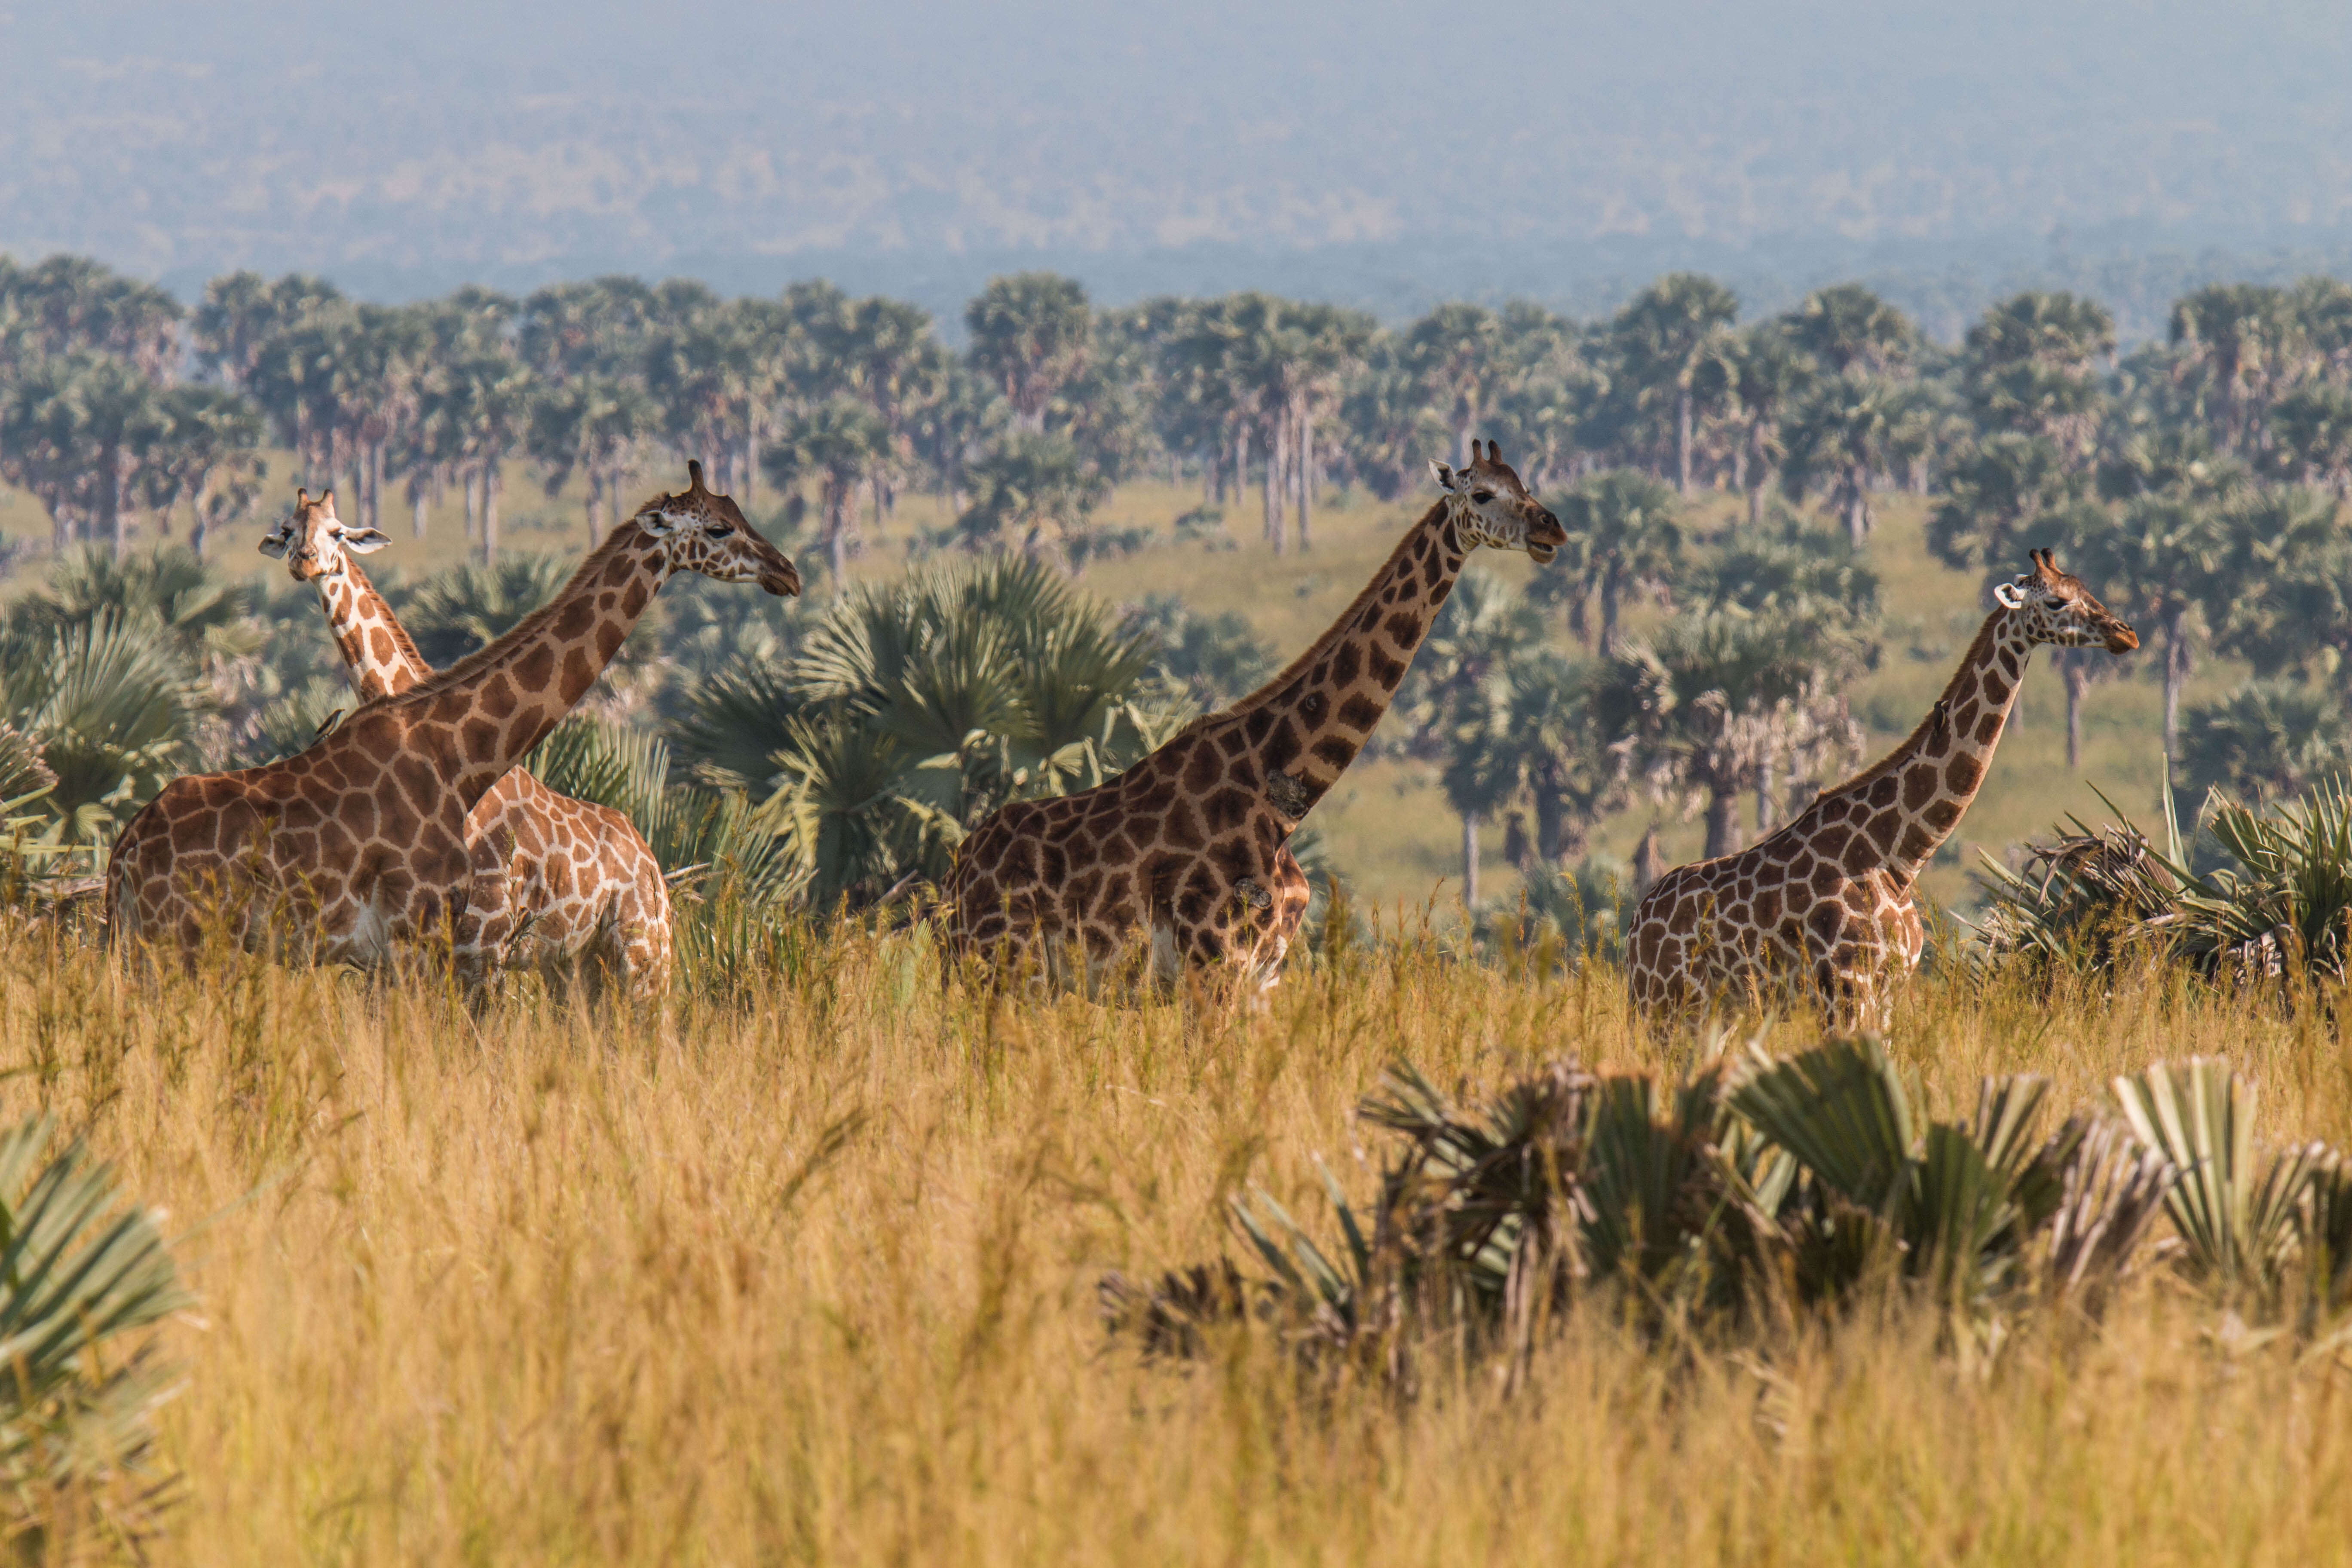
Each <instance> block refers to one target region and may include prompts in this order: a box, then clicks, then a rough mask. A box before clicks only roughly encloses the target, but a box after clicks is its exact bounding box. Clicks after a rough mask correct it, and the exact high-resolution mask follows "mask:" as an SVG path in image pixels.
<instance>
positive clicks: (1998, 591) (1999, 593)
mask: <svg viewBox="0 0 2352 1568" xmlns="http://www.w3.org/2000/svg"><path fill="white" fill-rule="evenodd" d="M1992 596H1993V597H1994V598H1996V599H1999V600H2000V602H2001V604H2002V605H2005V606H2007V607H2008V608H2010V609H2012V610H2013V609H2015V608H2017V607H2018V606H2019V605H2022V604H2023V603H2025V595H2022V594H2021V593H2019V592H2018V591H2017V584H2014V583H1996V584H1993V590H1992Z"/></svg>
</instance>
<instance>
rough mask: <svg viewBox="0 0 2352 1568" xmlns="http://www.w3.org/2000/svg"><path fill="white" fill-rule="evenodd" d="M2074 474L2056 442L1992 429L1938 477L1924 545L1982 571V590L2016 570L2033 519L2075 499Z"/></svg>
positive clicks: (2078, 482)
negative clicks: (1938, 487) (1939, 485)
mask: <svg viewBox="0 0 2352 1568" xmlns="http://www.w3.org/2000/svg"><path fill="white" fill-rule="evenodd" d="M2083 490H2084V480H2083V478H2082V476H2081V475H2080V474H2078V473H2076V472H2075V471H2074V469H2073V468H2069V467H2068V465H2067V462H2066V458H2065V454H2064V453H2063V451H2062V450H2061V448H2060V447H2059V446H2058V443H2057V442H2056V441H2054V440H2053V439H2052V438H2051V437H2048V436H2045V435H2042V434H2040V433H2038V432H2032V433H2029V432H2025V431H2019V430H1996V431H1994V432H1993V433H1991V434H1990V435H1988V436H1986V437H1983V438H1981V439H1980V440H1979V441H1977V442H1976V443H1975V444H1974V445H1973V446H1972V447H1969V450H1968V451H1967V452H1965V453H1963V454H1962V455H1961V456H1960V457H1959V458H1958V459H1957V460H1956V461H1955V462H1954V463H1953V464H1952V465H1951V467H1950V468H1949V469H1948V471H1947V472H1946V474H1945V475H1944V484H1943V493H1942V495H1941V496H1940V497H1939V498H1938V499H1937V502H1936V508H1935V510H1934V511H1932V512H1930V513H1929V514H1928V518H1927V548H1928V550H1929V551H1930V552H1932V553H1933V554H1934V555H1935V556H1936V558H1937V560H1939V561H1941V562H1943V563H1945V564H1946V565H1948V566H1953V567H1958V568H1959V569H1961V570H1963V571H1967V570H1971V569H1973V570H1977V571H1980V572H1982V573H1984V574H1985V583H1984V592H1985V594H1986V595H1987V596H1988V601H1989V600H1990V594H1991V592H1992V586H1993V584H1995V583H1997V582H2000V581H2001V580H2002V579H2003V578H2004V577H2005V576H2007V575H2009V574H2013V573H2015V572H2016V571H2017V569H2018V563H2019V562H2021V561H2022V560H2023V559H2024V558H2025V550H2026V549H2027V547H2028V546H2029V545H2039V544H2042V542H2043V541H2042V539H2040V538H2038V537H2035V538H2027V537H2025V536H2026V535H2027V534H2029V533H2031V532H2032V525H2033V524H2034V522H2035V520H2036V519H2039V518H2041V517H2042V516H2043V515H2045V514H2046V513H2049V512H2052V511H2055V510H2060V509H2062V508H2063V507H2065V506H2067V505H2069V504H2071V503H2072V502H2074V501H2075V500H2079V499H2080V498H2081V496H2082V493H2083Z"/></svg>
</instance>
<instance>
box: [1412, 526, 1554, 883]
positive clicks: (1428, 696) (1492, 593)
mask: <svg viewBox="0 0 2352 1568" xmlns="http://www.w3.org/2000/svg"><path fill="white" fill-rule="evenodd" d="M1542 641H1543V619H1542V616H1540V615H1539V614H1538V612H1537V610H1536V609H1535V607H1534V606H1533V605H1529V604H1528V603H1527V602H1526V601H1525V600H1523V599H1521V598H1520V597H1518V595H1515V594H1513V593H1512V592H1511V591H1510V589H1509V588H1507V587H1506V586H1505V585H1504V584H1502V583H1501V581H1500V580H1498V579H1496V577H1494V576H1492V575H1490V574H1486V573H1484V572H1469V573H1465V574H1463V576H1462V578H1461V580H1460V581H1459V582H1458V583H1456V584H1455V585H1454V592H1453V593H1452V594H1450V595H1447V596H1446V600H1445V603H1444V605H1442V606H1441V607H1440V608H1439V610H1438V613H1437V618H1436V619H1435V620H1434V621H1433V623H1432V624H1431V626H1430V629H1429V636H1428V637H1427V639H1426V640H1424V641H1423V644H1422V646H1421V653H1420V656H1419V657H1418V658H1415V659H1414V660H1413V661H1412V667H1411V668H1410V669H1409V670H1408V671H1407V672H1406V674H1405V678H1404V682H1403V684H1402V685H1401V686H1400V687H1398V689H1397V697H1396V704H1395V706H1396V708H1397V710H1399V713H1400V716H1401V717H1402V718H1403V719H1404V721H1405V722H1406V726H1407V731H1408V733H1409V734H1410V735H1411V737H1412V740H1411V742H1409V743H1410V744H1411V745H1412V747H1413V748H1414V749H1415V751H1416V752H1418V753H1419V754H1421V755H1423V756H1427V757H1432V758H1444V757H1446V756H1449V755H1450V754H1451V753H1452V751H1453V747H1454V737H1455V735H1456V734H1457V732H1458V731H1460V729H1461V728H1462V726H1463V724H1464V722H1465V715H1466V714H1467V713H1469V712H1470V711H1471V710H1472V709H1473V707H1474V705H1475V703H1476V702H1477V700H1478V692H1479V689H1480V688H1481V687H1482V686H1483V685H1484V684H1485V683H1486V681H1487V680H1488V679H1492V678H1493V677H1494V676H1495V675H1496V672H1497V671H1499V670H1501V669H1502V668H1504V666H1505V664H1506V663H1507V660H1508V659H1509V658H1511V657H1512V656H1513V654H1514V653H1515V652H1516V651H1517V650H1518V649H1520V648H1524V647H1536V646H1539V645H1540V644H1541V643H1542ZM1458 782H1461V783H1463V784H1465V786H1471V787H1464V788H1462V789H1460V790H1459V791H1456V792H1454V793H1450V794H1449V795H1448V797H1447V798H1448V800H1449V802H1450V803H1451V804H1452V805H1453V806H1454V810H1455V811H1457V812H1458V813H1460V814H1461V816H1462V897H1463V902H1464V903H1465V905H1466V906H1468V907H1470V908H1472V909H1475V908H1476V907H1477V904H1478V825H1479V823H1480V822H1481V821H1482V820H1483V819H1484V818H1485V816H1486V814H1487V813H1488V811H1489V810H1491V809H1493V808H1494V807H1496V806H1497V805H1501V804H1502V801H1503V799H1504V798H1505V797H1504V796H1502V795H1491V796H1490V795H1489V794H1488V793H1487V791H1486V784H1482V783H1481V782H1480V781H1479V780H1478V779H1477V778H1476V776H1475V774H1465V775H1463V777H1462V779H1461V780H1460V781H1458ZM1487 782H1491V781H1487Z"/></svg>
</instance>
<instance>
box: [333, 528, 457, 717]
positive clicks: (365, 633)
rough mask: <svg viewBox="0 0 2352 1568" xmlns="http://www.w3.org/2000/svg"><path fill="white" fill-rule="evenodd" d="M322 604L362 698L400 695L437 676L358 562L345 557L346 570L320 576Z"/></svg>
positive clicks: (364, 700) (362, 699)
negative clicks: (434, 675)
mask: <svg viewBox="0 0 2352 1568" xmlns="http://www.w3.org/2000/svg"><path fill="white" fill-rule="evenodd" d="M319 604H320V606H321V607H322V608H324V609H325V610H326V612H327V626H328V627H329V628H330V629H331V631H332V632H333V633H334V635H335V646H336V647H338V648H341V650H342V655H343V668H344V670H345V672H346V673H347V674H349V675H350V677H351V680H352V690H354V691H356V692H358V693H359V697H360V700H361V701H362V702H373V701H374V700H376V699H377V698H379V697H395V696H398V695H399V694H400V693H401V692H404V691H406V690H408V689H410V688H412V687H415V686H421V685H423V684H424V683H425V681H426V680H428V679H431V678H432V675H433V667H432V666H431V665H429V664H427V663H425V656H424V655H423V654H420V653H418V652H417V651H416V645H415V643H414V642H412V641H410V640H409V636H408V628H407V627H405V626H402V625H401V624H400V617H398V616H394V614H393V613H392V606H391V605H387V604H385V603H384V602H383V595H382V594H379V593H377V592H376V588H375V584H373V583H371V582H369V581H368V576H367V574H366V573H364V572H362V571H361V570H360V567H359V563H357V562H355V561H351V560H346V561H345V562H344V563H343V568H342V570H341V571H340V572H333V573H328V574H322V575H321V576H320V578H319Z"/></svg>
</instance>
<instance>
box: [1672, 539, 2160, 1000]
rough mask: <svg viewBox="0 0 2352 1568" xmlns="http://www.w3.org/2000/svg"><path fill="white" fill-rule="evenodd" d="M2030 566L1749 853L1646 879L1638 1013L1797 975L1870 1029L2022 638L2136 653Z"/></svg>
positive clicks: (2023, 645)
mask: <svg viewBox="0 0 2352 1568" xmlns="http://www.w3.org/2000/svg"><path fill="white" fill-rule="evenodd" d="M2032 563H2033V568H2032V571H2030V572H2027V573H2026V574H2024V575H2022V576H2021V577H2019V578H2017V579H2016V580H2015V581H2014V582H2009V583H2002V584H1999V585H1998V586H1997V587H1995V588H1994V590H1993V597H1994V599H1995V600H1996V601H1997V602H1996V604H1995V606H1994V608H1993V612H1992V614H1990V616H1986V617H1985V623H1984V626H1982V627H1981V628H1980V629H1979V631H1978V633H1977V636H1976V640H1975V641H1974V642H1972V643H1970V644H1969V650H1968V652H1967V653H1966V654H1965V655H1964V656H1962V658H1961V659H1960V667H1959V668H1958V671H1957V672H1955V673H1954V675H1953V676H1952V679H1951V683H1950V684H1949V685H1948V686H1947V687H1945V689H1944V694H1943V695H1942V696H1941V697H1939V698H1937V700H1936V705H1935V706H1934V707H1933V708H1931V709H1930V710H1928V712H1927V718H1926V719H1925V720H1923V721H1921V722H1920V725H1919V727H1918V728H1917V729H1916V730H1914V731H1912V732H1911V736H1910V738H1909V739H1908V740H1906V741H1905V742H1903V743H1902V744H1901V745H1899V746H1897V747H1895V750H1894V751H1892V752H1888V753H1887V755H1886V756H1885V758H1883V759H1881V760H1880V761H1879V762H1877V763H1874V764H1873V765H1871V766H1870V767H1868V768H1865V769H1864V770H1863V771H1862V772H1861V773H1857V774H1855V775H1854V776H1853V778H1850V779H1848V780H1847V781H1846V782H1845V783H1843V784H1839V785H1837V786H1836V787H1834V788H1832V789H1827V790H1823V791H1822V793H1821V794H1820V795H1816V796H1815V797H1814V798H1813V802H1812V804H1811V805H1810V806H1808V807H1806V808H1805V810H1804V811H1802V812H1801V813H1800V814H1798V816H1796V817H1795V819H1794V820H1792V821H1791V822H1790V823H1789V825H1788V826H1785V827H1782V828H1781V829H1780V830H1779V831H1778V832H1776V833H1773V834H1771V835H1769V837H1765V838H1763V839H1762V840H1760V841H1759V842H1758V843H1757V844H1755V845H1753V846H1752V847H1749V848H1748V849H1746V850H1743V851H1741V852H1740V853H1738V854H1737V855H1725V856H1719V857H1717V858H1715V859H1712V860H1700V861H1697V862H1696V863H1694V864H1691V865H1687V866H1678V867H1676V868H1675V869H1673V870H1671V871H1669V872H1667V873H1666V874H1665V875H1664V876H1663V877H1661V878H1659V879H1658V880H1657V882H1656V884H1655V885H1654V886H1653V887H1652V888H1651V889H1650V890H1649V892H1648V893H1647V894H1645V895H1644V896H1643V899H1642V901H1641V904H1640V906H1639V907H1638V908H1637V909H1636V910H1635V911H1634V915H1633V931H1632V938H1631V941H1630V942H1629V943H1628V952H1629V957H1628V960H1627V969H1626V983H1627V985H1628V988H1629V989H1630V990H1631V991H1632V993H1633V1003H1634V1005H1635V1006H1636V1007H1637V1008H1639V1009H1643V1010H1646V1011H1652V1012H1658V1013H1668V1014H1681V1015H1684V1016H1687V1015H1689V1014H1691V1013H1693V1012H1695V1011H1696V1010H1697V1009H1698V1008H1699V1007H1700V1006H1702V1005H1704V1004H1705V1003H1706V1001H1707V1000H1708V999H1709V998H1711V997H1713V996H1716V995H1718V994H1725V993H1730V994H1735V995H1737V994H1758V993H1764V992H1770V991H1775V990H1781V989H1784V988H1787V987H1790V985H1791V984H1795V985H1803V984H1811V987H1812V988H1813V989H1814V991H1815V993H1816V994H1817V995H1818V996H1819V997H1820V998H1821V1000H1822V1002H1823V1004H1824V1005H1826V1006H1827V1008H1828V1010H1829V1012H1830V1015H1831V1017H1832V1021H1833V1022H1838V1023H1841V1024H1844V1025H1849V1026H1858V1025H1864V1024H1877V1023H1883V1021H1884V1018H1885V1005H1886V1003H1887V1001H1888V996H1889V991H1890V989H1891V987H1890V984H1889V982H1890V981H1892V980H1893V979H1895V978H1897V977H1899V976H1901V975H1903V974H1907V973H1910V971H1911V970H1912V969H1913V968H1914V967H1915V966H1916V964H1917V963H1918V962H1919V952H1920V949H1921V947H1922V945H1923V944H1924V942H1925V941H1926V934H1927V933H1926V931H1925V928H1924V927H1923V926H1922V925H1921V924H1920V921H1919V910H1918V907H1917V905H1916V903H1915V902H1914V901H1913V898H1912V889H1913V887H1914V886H1915V885H1916V883H1917V881H1918V878H1919V873H1920V871H1921V869H1922V868H1925V867H1926V866H1927V860H1928V858H1929V857H1930V856H1932V855H1934V854H1935V852H1936V848H1937V846H1938V845H1940V844H1942V843H1943V842H1944V840H1945V839H1946V838H1947V837H1949V836H1950V834H1951V831H1952V828H1953V826H1955V825H1956V824H1958V821H1959V820H1960V815H1961V814H1962V813H1963V812H1965V811H1967V810H1968V808H1969V802H1970V801H1971V800H1973V799H1975V798H1976V793H1977V791H1978V789H1979V788H1980V787H1981V786H1982V785H1983V784H1984V780H1985V774H1986V773H1987V772H1988V770H1990V767H1991V765H1992V753H1993V749H1994V748H1995V747H1996V746H1998V745H1999V744H2000V732H2001V727H2002V726H2003V725H2004V724H2005V723H2006V722H2007V721H2008V719H2009V710H2010V707H2011V704H2012V703H2014V702H2015V701H2016V700H2017V691H2018V688H2019V686H2020V684H2021V682H2022V681H2023V679H2024V676H2025V666H2026V661H2027V660H2028V659H2029V658H2032V653H2033V649H2034V647H2036V646H2037V645H2039V644H2042V643H2049V644H2052V645H2053V646H2054V647H2092V646H2095V645H2096V646H2102V647H2105V648H2106V650H2107V651H2108V652H2109V653H2116V654H2121V653H2128V652H2129V651H2131V650H2132V649H2133V648H2136V647H2138V646H2139V636H2138V634H2137V633H2136V632H2134V631H2133V630H2132V628H2131V627H2130V626H2126V624H2124V622H2123V621H2122V620H2121V619H2119V618H2118V617H2116V616H2115V615H2114V614H2112V613H2111V612H2109V610H2108V609H2107V607H2106V606H2105V605H2102V604H2100V603H2099V601H2098V600H2097V599H2095V598H2094V597H2092V595H2091V593H2090V591H2089V590H2088V589H2086V588H2084V586H2083V584H2082V580H2081V579H2080V578H2077V577H2074V576H2072V575H2070V574H2067V573H2065V572H2063V571H2061V570H2059V567H2058V563H2057V562H2056V561H2055V560H2054V559H2053V557H2052V555H2051V553H2050V552H2048V551H2046V550H2037V551H2034V552H2032Z"/></svg>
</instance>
